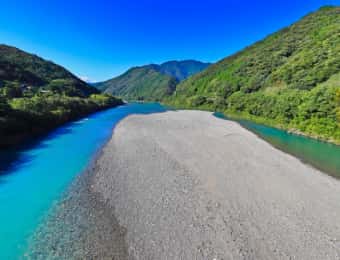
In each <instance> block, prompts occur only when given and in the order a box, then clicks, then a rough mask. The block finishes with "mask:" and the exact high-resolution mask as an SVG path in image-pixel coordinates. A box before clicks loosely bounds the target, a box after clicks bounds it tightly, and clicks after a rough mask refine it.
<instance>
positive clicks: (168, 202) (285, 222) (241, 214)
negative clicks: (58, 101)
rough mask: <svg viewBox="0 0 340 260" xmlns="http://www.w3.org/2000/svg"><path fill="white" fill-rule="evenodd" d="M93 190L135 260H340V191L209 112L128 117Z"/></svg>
mask: <svg viewBox="0 0 340 260" xmlns="http://www.w3.org/2000/svg"><path fill="white" fill-rule="evenodd" d="M339 159H340V158H339ZM91 182H92V190H93V191H94V192H98V193H99V194H100V195H101V196H103V198H104V199H105V200H106V202H107V203H109V204H110V206H111V207H112V208H114V213H115V216H116V218H117V221H118V222H119V225H121V226H122V227H124V229H126V244H127V247H128V254H129V258H130V259H132V258H135V259H157V260H158V259H162V260H163V259H308V260H311V259H318V260H319V259H322V260H326V259H340V182H339V181H337V180H335V179H333V178H331V177H329V176H327V175H325V174H323V173H321V172H320V171H318V170H315V169H313V168H311V167H310V166H308V165H305V164H303V163H302V162H300V161H299V160H298V159H296V158H294V157H292V156H290V155H288V154H285V153H283V152H281V151H279V150H277V149H275V148H273V147H272V146H271V145H269V144H268V143H266V142H265V141H263V140H261V139H260V138H258V137H257V136H256V135H254V134H253V133H251V132H249V131H248V130H246V129H244V128H242V127H241V126H239V125H238V124H237V123H234V122H231V121H226V120H222V119H218V118H215V117H214V116H213V115H212V114H211V113H209V112H200V111H171V112H166V113H159V114H151V115H133V116H129V117H128V118H126V119H124V120H123V121H121V122H120V123H119V124H118V126H117V127H116V128H115V130H114V134H113V137H112V139H111V141H110V142H109V143H108V144H107V146H106V147H105V148H104V150H103V154H102V155H101V157H100V158H99V159H98V161H97V167H96V172H95V173H94V174H93V176H92V179H91Z"/></svg>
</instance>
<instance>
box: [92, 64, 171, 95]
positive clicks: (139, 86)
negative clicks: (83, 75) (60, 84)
mask: <svg viewBox="0 0 340 260" xmlns="http://www.w3.org/2000/svg"><path fill="white" fill-rule="evenodd" d="M176 84H177V81H176V79H174V78H173V77H170V76H168V75H165V74H162V73H160V72H159V71H158V70H157V67H156V66H153V65H148V66H143V67H136V68H132V69H130V70H128V71H127V72H125V73H124V74H123V75H121V76H119V77H117V78H114V79H111V80H109V81H106V82H103V83H102V84H101V85H100V86H97V87H98V88H101V89H104V93H110V94H113V95H117V96H120V97H123V98H124V99H127V100H161V99H162V98H164V97H165V96H166V95H170V94H171V93H172V92H173V91H174V90H175V86H176Z"/></svg>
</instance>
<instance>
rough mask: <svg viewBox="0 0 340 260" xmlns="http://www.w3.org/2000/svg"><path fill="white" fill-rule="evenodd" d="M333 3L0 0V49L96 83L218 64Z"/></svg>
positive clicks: (281, 0)
mask: <svg viewBox="0 0 340 260" xmlns="http://www.w3.org/2000/svg"><path fill="white" fill-rule="evenodd" d="M330 4H331V5H340V0H196V1H194V0H138V1H137V0H130V1H129V0H68V1H67V0H35V1H34V0H10V1H9V0H0V6H1V14H0V42H1V43H5V44H8V45H13V46H16V47H18V48H21V49H23V50H25V51H28V52H32V53H35V54H37V55H39V56H42V57H43V58H46V59H48V60H52V61H54V62H55V63H58V64H60V65H62V66H64V67H66V68H67V69H69V70H71V71H72V72H73V73H75V74H76V75H78V76H81V77H87V78H88V79H90V80H91V81H101V80H105V79H108V78H111V77H113V76H116V75H118V74H120V73H122V72H124V71H125V70H126V69H128V68H129V67H131V66H136V65H144V64H148V63H161V62H164V61H167V60H173V59H198V60H202V61H210V62H214V61H217V60H219V59H221V58H223V57H225V56H227V55H230V54H232V53H234V52H235V51H238V50H240V49H242V48H244V47H245V46H247V45H250V44H252V43H253V42H255V41H257V40H260V39H262V38H263V37H265V36H266V35H268V34H270V33H272V32H275V31H276V30H278V29H280V28H282V27H284V26H287V25H289V24H291V23H293V22H294V21H296V20H298V19H299V18H300V17H302V16H304V15H305V14H307V13H309V12H311V11H314V10H316V9H318V8H319V7H320V6H323V5H330Z"/></svg>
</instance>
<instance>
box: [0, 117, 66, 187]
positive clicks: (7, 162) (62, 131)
mask: <svg viewBox="0 0 340 260" xmlns="http://www.w3.org/2000/svg"><path fill="white" fill-rule="evenodd" d="M71 124H72V123H69V124H67V125H64V126H61V127H59V128H57V129H55V130H52V131H51V132H49V133H46V134H43V135H40V136H38V137H34V138H32V139H30V140H28V141H26V142H24V143H22V144H20V145H16V146H14V147H11V148H9V149H3V150H0V177H1V176H4V175H8V174H12V173H13V172H15V171H16V170H18V169H19V168H22V167H24V166H25V165H27V164H28V163H30V162H31V161H32V160H33V159H34V158H35V156H33V155H29V154H28V153H27V152H28V151H29V150H32V149H44V148H47V147H48V141H49V140H52V139H55V138H57V137H59V136H62V135H66V134H70V133H72V129H71ZM0 184H1V180H0Z"/></svg>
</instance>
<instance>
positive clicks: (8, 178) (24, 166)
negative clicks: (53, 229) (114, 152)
mask: <svg viewBox="0 0 340 260" xmlns="http://www.w3.org/2000/svg"><path fill="white" fill-rule="evenodd" d="M162 111H165V108H164V107H162V106H161V105H159V104H156V103H150V104H141V103H134V104H129V105H125V106H121V107H118V108H113V109H109V110H106V111H103V112H99V113H96V114H93V115H91V116H89V117H88V118H85V119H82V120H79V121H77V122H73V123H70V124H67V125H64V126H62V127H60V128H58V129H56V130H55V131H53V132H51V133H50V134H49V135H47V136H44V137H42V138H40V139H39V140H35V141H33V142H31V143H28V144H25V145H24V146H21V147H20V148H15V149H11V150H6V151H2V152H1V153H0V259H18V258H22V257H23V252H24V251H25V249H26V246H27V239H28V238H29V236H30V235H31V234H33V232H34V231H35V229H36V228H37V226H38V225H39V222H40V221H41V220H42V219H43V217H44V215H45V214H46V213H47V212H48V210H49V209H50V208H51V207H52V205H53V203H55V202H56V201H57V200H58V198H59V197H60V196H61V195H62V193H63V191H64V190H65V189H66V188H67V187H68V186H69V184H70V183H71V182H72V180H73V179H74V178H75V176H76V175H77V174H79V173H81V172H82V171H83V170H84V169H85V168H86V167H87V165H88V164H89V162H90V161H91V158H93V156H94V155H95V154H96V152H97V151H98V150H99V149H100V148H101V147H102V146H103V144H104V143H105V142H106V141H107V140H108V139H109V138H110V136H111V133H112V128H113V127H114V125H115V124H117V122H118V121H119V120H121V119H122V118H124V117H126V116H127V115H130V114H134V113H152V112H162Z"/></svg>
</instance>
